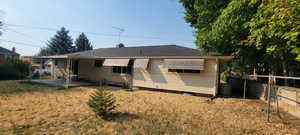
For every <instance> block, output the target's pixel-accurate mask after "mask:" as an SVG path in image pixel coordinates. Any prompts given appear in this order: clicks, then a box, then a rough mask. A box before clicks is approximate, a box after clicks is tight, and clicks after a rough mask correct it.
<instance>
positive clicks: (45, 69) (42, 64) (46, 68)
mask: <svg viewBox="0 0 300 135" xmlns="http://www.w3.org/2000/svg"><path fill="white" fill-rule="evenodd" d="M42 58H43V57H41V56H22V57H21V60H23V61H26V62H29V63H30V64H31V68H32V70H33V71H34V72H36V71H38V72H39V73H51V71H52V65H53V62H52V60H51V59H42Z"/></svg>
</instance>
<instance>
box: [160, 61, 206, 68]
mask: <svg viewBox="0 0 300 135" xmlns="http://www.w3.org/2000/svg"><path fill="white" fill-rule="evenodd" d="M165 62H166V65H167V67H168V69H190V70H204V59H165Z"/></svg>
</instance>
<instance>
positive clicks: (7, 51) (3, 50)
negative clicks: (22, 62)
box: [0, 46, 20, 55]
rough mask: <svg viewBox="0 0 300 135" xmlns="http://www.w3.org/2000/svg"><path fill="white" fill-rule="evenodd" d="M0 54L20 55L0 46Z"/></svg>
mask: <svg viewBox="0 0 300 135" xmlns="http://www.w3.org/2000/svg"><path fill="white" fill-rule="evenodd" d="M0 54H9V55H20V54H18V53H16V52H13V51H12V50H8V49H6V48H4V47H1V46H0Z"/></svg>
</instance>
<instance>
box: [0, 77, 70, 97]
mask: <svg viewBox="0 0 300 135" xmlns="http://www.w3.org/2000/svg"><path fill="white" fill-rule="evenodd" d="M63 89H64V88H63V87H58V86H48V85H43V84H39V83H34V82H30V81H16V80H6V81H0V94H15V93H25V92H34V91H52V90H63Z"/></svg>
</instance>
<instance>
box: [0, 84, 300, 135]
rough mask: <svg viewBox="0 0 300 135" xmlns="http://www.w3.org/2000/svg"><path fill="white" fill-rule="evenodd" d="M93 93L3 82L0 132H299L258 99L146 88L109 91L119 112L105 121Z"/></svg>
mask: <svg viewBox="0 0 300 135" xmlns="http://www.w3.org/2000/svg"><path fill="white" fill-rule="evenodd" d="M9 91H12V92H9ZM93 91H94V88H83V87H82V88H73V89H69V90H64V89H60V88H55V87H48V86H42V85H37V84H26V83H20V82H17V81H0V134H37V135H41V134H126V135H131V134H171V135H174V134H197V135H198V134H201V135H206V134H220V135H223V134H225V135H231V134H241V135H247V134H259V135H261V134H269V135H274V134H300V132H299V127H296V126H293V125H290V124H281V123H279V122H272V123H267V122H266V118H265V112H264V111H263V108H264V104H263V103H262V102H260V101H258V100H250V99H249V100H246V101H244V100H242V99H234V98H217V99H215V100H213V101H207V98H204V97H199V96H191V95H182V94H174V93H163V92H154V91H142V90H139V91H135V92H128V91H124V90H111V91H112V93H113V94H114V95H115V97H116V98H117V101H118V103H119V104H120V106H119V107H118V109H117V111H118V112H119V113H120V115H118V117H117V118H116V119H115V120H113V121H104V120H102V119H101V118H97V117H95V115H94V114H93V112H91V111H90V109H89V108H88V106H87V105H86V101H87V100H88V98H89V95H90V94H91V93H92V92H93Z"/></svg>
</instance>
